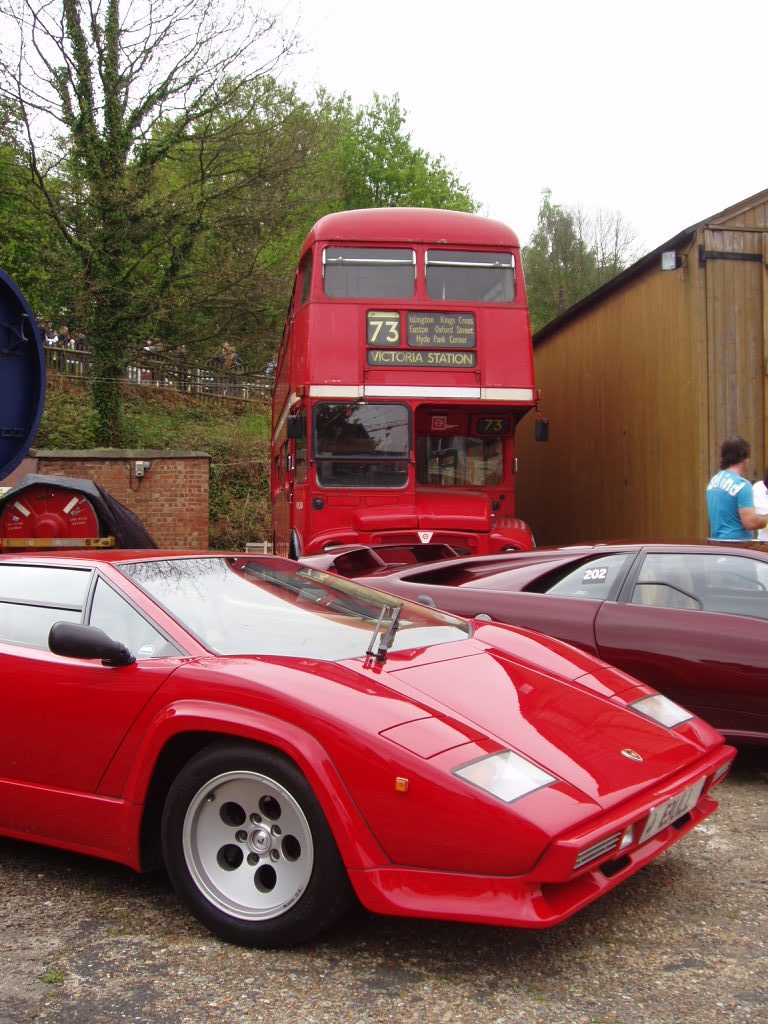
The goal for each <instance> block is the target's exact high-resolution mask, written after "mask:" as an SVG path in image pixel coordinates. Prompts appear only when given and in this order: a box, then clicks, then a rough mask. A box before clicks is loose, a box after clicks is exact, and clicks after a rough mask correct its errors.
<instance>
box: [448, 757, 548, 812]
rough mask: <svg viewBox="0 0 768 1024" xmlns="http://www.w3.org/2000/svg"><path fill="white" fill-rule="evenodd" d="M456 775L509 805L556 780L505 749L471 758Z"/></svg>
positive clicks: (456, 770)
mask: <svg viewBox="0 0 768 1024" xmlns="http://www.w3.org/2000/svg"><path fill="white" fill-rule="evenodd" d="M453 774H454V775H458V777H459V778H460V779H464V781H465V782H469V783H470V785H472V786H477V787H478V789H482V790H485V792H486V793H490V794H491V796H495V797H496V798H497V799H498V800H503V801H504V803H507V804H511V803H513V801H515V800H519V799H520V797H522V796H527V795H528V794H529V793H533V792H535V791H536V790H537V789H542V788H543V787H544V786H551V785H552V783H553V782H557V779H556V778H555V777H554V776H553V775H550V774H549V773H548V772H545V771H542V769H541V768H537V767H536V765H535V764H531V762H530V761H526V760H525V758H524V757H520V755H519V754H515V753H513V752H512V751H511V750H502V751H500V752H499V753H498V754H489V756H488V757H482V758H480V760H479V761H472V762H471V764H465V765H464V766H463V767H462V768H456V769H454V772H453Z"/></svg>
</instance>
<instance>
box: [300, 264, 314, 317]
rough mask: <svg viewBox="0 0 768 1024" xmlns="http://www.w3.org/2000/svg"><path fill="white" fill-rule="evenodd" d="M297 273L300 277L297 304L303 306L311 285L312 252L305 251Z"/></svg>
mask: <svg viewBox="0 0 768 1024" xmlns="http://www.w3.org/2000/svg"><path fill="white" fill-rule="evenodd" d="M299 275H300V277H301V300H300V303H299V304H300V305H302V306H303V305H304V303H305V302H306V301H307V299H308V298H309V292H310V287H311V285H312V253H311V252H308V253H307V255H306V257H305V259H304V262H303V263H302V264H301V267H300V268H299Z"/></svg>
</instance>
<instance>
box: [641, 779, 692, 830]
mask: <svg viewBox="0 0 768 1024" xmlns="http://www.w3.org/2000/svg"><path fill="white" fill-rule="evenodd" d="M702 789H704V779H699V781H698V782H696V783H694V785H693V786H689V787H688V789H684V790H683V792H682V793H678V794H677V796H673V797H672V799H671V800H667V801H666V802H665V803H663V804H659V806H658V807H652V808H651V813H650V814H649V815H648V821H646V823H645V828H644V829H643V834H642V835H641V836H640V842H641V843H644V842H645V841H646V839H650V838H651V837H652V836H655V835H656V833H657V832H661V830H662V829H663V828H666V827H667V825H671V824H672V822H673V821H677V819H678V818H682V816H683V815H684V814H687V813H688V812H689V811H691V810H693V808H694V807H695V806H696V804H697V803H698V802H699V797H700V796H701V791H702Z"/></svg>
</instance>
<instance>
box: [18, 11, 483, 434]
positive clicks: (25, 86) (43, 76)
mask: <svg viewBox="0 0 768 1024" xmlns="http://www.w3.org/2000/svg"><path fill="white" fill-rule="evenodd" d="M0 29H2V31H3V32H4V34H5V38H6V39H7V40H8V44H9V45H8V46H7V47H6V48H5V49H4V51H3V52H2V53H0V100H2V101H3V102H5V103H6V104H7V109H8V111H11V112H13V113H14V115H15V116H16V120H15V123H14V125H13V128H12V130H10V132H7V133H6V135H7V136H8V138H7V139H6V137H5V136H3V138H2V139H0V144H1V145H2V153H0V158H1V159H2V160H3V162H4V163H3V165H2V167H0V169H3V170H4V169H5V166H7V167H8V174H7V175H6V174H4V175H3V177H4V179H6V178H7V179H8V180H13V182H14V187H13V189H11V190H9V194H10V193H12V195H13V203H12V205H11V206H10V208H9V209H8V211H7V213H6V214H5V215H4V211H3V210H2V209H0V222H2V223H3V224H6V225H7V226H8V229H9V230H8V238H9V241H7V242H6V243H5V249H4V250H3V248H2V246H1V245H0V254H2V255H3V256H4V257H6V258H7V262H8V263H10V264H11V265H12V267H13V268H14V269H15V270H16V273H15V276H16V277H17V278H18V280H19V283H20V285H21V287H22V289H24V290H25V292H27V293H28V295H29V297H30V299H31V301H33V303H34V305H35V307H36V308H37V309H39V310H40V311H41V312H43V314H44V316H45V317H46V318H54V317H55V318H58V315H59V311H60V313H61V315H62V316H64V315H66V316H67V320H68V322H69V323H70V324H71V323H73V322H74V323H75V324H76V326H77V329H78V330H83V331H85V333H86V334H87V335H88V338H89V340H90V343H91V346H92V348H93V362H94V374H93V377H92V403H93V407H94V410H95V412H96V433H97V440H98V442H99V443H101V444H107V445H118V444H122V443H124V441H125V429H126V427H125V425H124V424H123V423H122V419H121V402H122V399H121V394H122V392H121V389H120V384H119V378H120V377H121V376H122V372H123V370H124V368H125V366H126V364H127V363H128V361H129V359H130V354H131V350H132V349H134V348H136V347H137V346H138V345H140V344H141V343H143V342H144V341H146V340H148V339H150V338H151V339H153V340H158V339H159V340H160V341H162V343H163V344H164V346H165V347H166V349H168V350H171V349H175V348H176V347H177V346H178V345H180V344H184V345H185V346H187V350H188V352H189V354H190V355H192V356H195V357H197V358H198V359H200V358H202V357H204V356H205V355H206V354H207V355H208V356H211V355H213V353H214V352H215V351H217V350H218V349H219V348H220V346H221V345H222V343H223V342H224V341H229V342H230V343H232V344H234V345H235V348H236V349H237V350H238V352H239V354H240V358H241V360H243V361H244V362H246V363H248V364H251V366H252V367H253V368H254V369H263V367H264V366H265V365H266V363H267V362H268V361H269V358H270V357H271V356H272V354H273V353H274V349H275V347H276V343H277V339H278V337H279V334H280V329H281V326H282V318H283V315H284V310H285V308H286V307H287V303H288V298H289V295H290V288H291V284H292V278H293V271H294V267H295V263H296V257H297V255H298V251H299V247H300V245H301V241H302V239H303V237H304V235H305V234H306V232H307V231H308V229H309V228H310V227H311V225H312V223H313V222H314V221H315V220H316V219H317V218H318V217H320V216H322V215H323V214H325V213H328V212H331V211H334V210H340V209H345V208H349V207H356V206H381V205H405V204H408V205H417V206H424V205H431V206H453V207H454V208H456V209H465V210H466V209H473V208H474V203H473V201H472V199H471V197H470V196H469V194H468V192H467V190H466V188H465V187H464V186H463V185H462V184H461V183H460V182H459V180H458V179H457V177H456V176H455V175H454V174H453V173H452V172H451V171H450V170H449V169H448V168H447V167H446V166H445V165H444V163H443V162H442V160H440V159H439V158H438V159H435V158H432V157H430V156H429V155H428V154H427V153H425V152H424V151H423V150H421V149H419V148H417V147H415V146H414V145H413V144H412V142H411V140H410V136H409V135H408V134H407V133H406V131H405V127H404V126H405V116H406V115H405V112H404V111H403V110H402V109H401V107H400V103H399V100H398V99H397V97H395V98H393V99H383V98H381V97H378V96H377V97H376V98H375V100H374V102H373V103H372V104H371V105H370V106H369V107H367V108H363V109H360V110H356V109H355V108H354V107H353V106H352V104H351V103H350V101H349V99H348V98H347V97H341V98H334V97H331V96H329V95H328V94H326V93H324V92H321V93H319V94H318V96H317V97H316V98H315V100H314V101H312V102H306V101H304V100H301V99H300V98H299V96H298V95H297V92H296V90H295V88H293V87H292V86H290V85H281V84H279V82H278V81H277V79H276V77H275V76H274V74H273V72H274V71H275V70H276V69H277V68H279V66H280V62H281V59H282V57H283V56H284V55H285V54H287V53H288V52H289V51H290V49H291V46H292V39H291V38H290V37H287V36H285V34H284V33H283V32H282V31H281V28H280V25H279V23H278V21H277V20H276V19H275V18H272V17H271V16H267V15H265V14H264V12H263V11H260V10H256V11H254V10H251V9H250V8H249V7H248V5H247V4H245V5H240V6H238V7H237V8H231V7H226V8H225V7H223V6H222V5H220V4H219V3H218V0H153V2H152V4H150V5H149V6H147V5H145V4H130V3H127V2H126V0H122V2H121V0H104V2H103V3H101V4H98V5H96V6H94V5H92V4H90V3H88V2H87V0H18V2H16V3H14V4H12V5H11V4H0ZM7 120H8V121H9V123H10V118H7ZM51 125H53V126H54V128H53V130H51V128H50V126H51ZM11 171H13V174H11V173H10V172H11ZM27 213H29V216H30V217H31V220H29V221H28V218H27V219H25V215H26V214H27ZM41 252H42V253H48V252H52V253H55V254H56V258H57V261H58V262H55V266H56V267H57V268H59V267H60V268H61V269H62V270H63V273H62V274H61V275H60V276H59V275H57V274H56V273H55V272H53V271H51V272H49V271H48V270H47V267H48V262H47V260H41V259H40V253H41ZM54 311H56V312H54Z"/></svg>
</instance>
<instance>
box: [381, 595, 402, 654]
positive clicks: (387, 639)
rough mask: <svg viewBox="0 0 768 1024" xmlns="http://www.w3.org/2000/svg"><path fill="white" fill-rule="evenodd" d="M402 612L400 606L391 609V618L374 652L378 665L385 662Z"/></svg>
mask: <svg viewBox="0 0 768 1024" xmlns="http://www.w3.org/2000/svg"><path fill="white" fill-rule="evenodd" d="M402 610H403V606H402V605H398V607H397V608H395V609H393V611H392V618H391V619H390V620H389V625H388V626H387V631H386V633H385V634H384V636H383V637H382V638H381V642H380V643H379V646H378V649H377V651H376V661H377V662H378V663H379V664H380V665H383V664H384V662H385V661H386V660H387V652H388V651H389V648H390V647H391V646H392V643H393V641H394V639H395V633H397V626H398V623H399V621H400V613H401V612H402ZM377 632H378V631H377Z"/></svg>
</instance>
